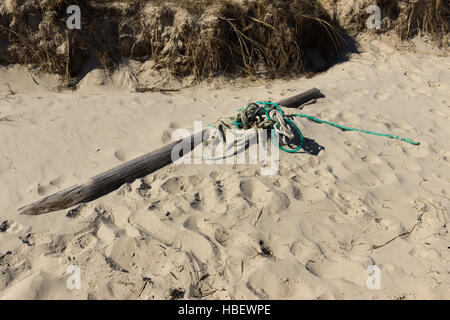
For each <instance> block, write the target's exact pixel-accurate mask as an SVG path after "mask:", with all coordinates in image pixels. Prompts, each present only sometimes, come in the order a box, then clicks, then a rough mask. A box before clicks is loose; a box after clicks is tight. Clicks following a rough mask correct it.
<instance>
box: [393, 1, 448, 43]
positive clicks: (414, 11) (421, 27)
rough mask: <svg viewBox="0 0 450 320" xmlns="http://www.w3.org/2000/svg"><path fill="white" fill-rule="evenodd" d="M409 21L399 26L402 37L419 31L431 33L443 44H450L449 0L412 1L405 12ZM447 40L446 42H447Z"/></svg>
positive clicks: (406, 37)
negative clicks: (448, 38)
mask: <svg viewBox="0 0 450 320" xmlns="http://www.w3.org/2000/svg"><path fill="white" fill-rule="evenodd" d="M405 17H407V22H406V23H404V24H402V25H399V26H398V32H399V35H400V36H401V37H402V39H409V38H411V37H413V36H415V35H417V34H418V33H423V34H427V35H430V36H431V37H432V39H433V40H434V41H435V42H437V43H439V44H441V45H446V44H447V45H448V41H445V39H446V38H447V36H448V31H449V30H448V23H449V18H450V8H449V2H448V1H447V0H432V1H431V0H419V1H417V2H412V3H411V4H410V5H409V6H408V7H407V10H406V12H405ZM445 42H446V43H445Z"/></svg>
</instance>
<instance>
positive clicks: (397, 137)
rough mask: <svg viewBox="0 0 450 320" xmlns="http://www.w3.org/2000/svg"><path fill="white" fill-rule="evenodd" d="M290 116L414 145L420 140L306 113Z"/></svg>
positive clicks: (418, 143)
mask: <svg viewBox="0 0 450 320" xmlns="http://www.w3.org/2000/svg"><path fill="white" fill-rule="evenodd" d="M291 116H292V117H303V118H307V119H309V120H311V121H314V122H317V123H326V124H328V125H330V126H333V127H336V128H339V129H341V130H344V131H359V132H362V133H366V134H372V135H374V136H380V137H387V138H391V139H397V140H401V141H404V142H407V143H410V144H412V145H415V146H418V145H420V142H418V141H415V140H412V139H409V138H403V137H400V136H396V135H393V134H388V133H379V132H373V131H367V130H362V129H356V128H349V127H345V126H343V125H340V124H337V123H334V122H331V121H326V120H321V119H317V118H315V117H313V116H309V115H307V114H302V113H294V114H291Z"/></svg>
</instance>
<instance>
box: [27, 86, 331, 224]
mask: <svg viewBox="0 0 450 320" xmlns="http://www.w3.org/2000/svg"><path fill="white" fill-rule="evenodd" d="M321 97H324V96H323V95H322V94H321V93H320V91H319V90H318V89H315V88H314V89H311V90H308V91H306V92H303V93H301V94H298V95H296V96H294V97H291V98H288V99H285V100H282V101H280V102H278V104H279V105H281V106H284V107H287V108H297V107H299V106H300V105H302V104H304V103H306V102H308V101H311V100H314V99H317V98H321ZM205 135H207V130H204V131H202V132H198V133H196V134H194V135H192V136H190V137H188V138H185V139H184V141H185V142H187V143H188V145H189V142H190V146H191V148H190V150H189V152H190V151H191V150H193V149H194V148H195V147H196V146H197V145H198V144H199V143H201V142H202V141H203V139H204V138H205ZM182 141H183V140H182V139H181V140H179V141H176V142H173V143H171V144H169V145H166V146H164V147H162V148H160V149H158V150H155V151H153V152H150V153H148V154H146V155H143V156H141V157H138V158H136V159H134V160H131V161H129V162H126V163H124V164H122V165H120V166H117V167H115V168H113V169H110V170H108V171H106V172H103V173H101V174H99V175H97V176H95V177H92V178H91V179H89V181H88V182H87V183H84V184H78V185H74V186H72V187H70V188H67V189H64V190H61V191H59V192H57V193H55V194H52V195H50V196H48V197H46V198H43V199H41V200H39V201H37V202H34V203H32V204H30V205H27V206H25V207H22V208H20V209H19V213H20V214H25V215H39V214H43V213H47V212H51V211H57V210H62V209H67V208H70V207H72V206H74V205H77V204H79V203H84V202H89V201H92V200H95V199H97V198H99V197H101V196H104V195H106V194H108V193H110V192H111V191H113V190H116V189H117V188H119V187H120V186H121V185H123V184H125V183H129V182H132V181H134V180H135V179H137V178H141V177H144V176H146V175H149V174H150V173H152V172H154V171H156V170H158V169H161V168H162V167H164V166H166V165H168V164H170V163H172V150H173V149H174V148H175V147H176V146H178V145H179V144H180V143H181V142H182ZM180 155H181V154H180Z"/></svg>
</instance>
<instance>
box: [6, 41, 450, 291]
mask: <svg viewBox="0 0 450 320" xmlns="http://www.w3.org/2000/svg"><path fill="white" fill-rule="evenodd" d="M418 44H420V43H418ZM364 48H365V49H363V50H362V53H361V54H359V55H353V56H352V57H351V59H350V61H349V62H346V63H342V64H339V65H336V66H334V67H333V68H332V69H330V70H329V71H328V72H326V73H323V74H320V75H318V76H316V77H314V78H312V79H298V80H290V81H281V80H277V81H274V82H272V83H265V84H260V85H259V84H254V83H253V84H252V85H251V86H244V85H243V84H240V85H239V84H238V85H236V84H235V85H226V86H224V87H222V88H219V89H215V88H214V87H213V86H207V85H203V86H198V87H193V88H188V89H183V90H181V91H180V92H173V93H167V94H164V93H145V94H138V93H133V92H130V90H129V89H130V87H132V86H133V85H134V84H135V81H136V80H137V79H139V75H138V76H137V77H134V76H132V75H131V74H130V73H129V72H119V73H117V74H116V75H115V76H114V77H113V80H111V81H109V80H107V79H106V78H104V77H103V76H102V73H101V72H100V71H94V72H93V73H91V74H89V75H88V77H87V78H86V79H85V80H84V81H83V82H82V84H81V88H80V89H79V90H78V91H76V92H63V93H57V92H55V91H54V90H53V88H54V87H55V86H56V85H57V82H56V80H55V79H54V78H52V77H50V76H45V75H40V76H38V75H35V76H34V77H33V76H31V74H30V73H29V72H27V71H25V70H24V69H23V68H22V67H17V66H11V67H2V68H1V69H0V97H1V100H0V119H1V120H0V145H1V152H0V180H1V182H2V188H1V189H0V223H2V222H4V221H5V222H4V223H3V224H2V225H1V228H0V229H1V230H2V232H0V298H2V299H9V298H19V299H60V298H67V299H86V298H93V299H105V298H106V299H112V298H115V299H167V298H170V297H171V295H173V294H174V291H173V289H179V290H180V291H184V292H185V294H184V297H185V298H194V297H203V298H205V299H259V298H268V299H316V298H318V299H351V298H362V299H382V298H387V299H421V298H425V299H437V298H446V299H449V298H450V269H449V266H450V236H449V234H448V220H449V213H450V200H449V198H450V139H449V137H450V125H449V124H450V118H449V117H450V72H449V71H450V59H449V58H448V56H445V55H443V54H442V53H439V52H438V53H436V52H429V50H428V49H427V48H426V47H423V48H421V47H418V48H417V49H416V50H414V51H405V50H400V51H399V50H396V49H395V48H394V47H392V46H391V45H389V44H387V43H385V42H382V41H380V40H373V41H371V43H367V44H366V45H365V47H364ZM102 83H103V84H102ZM311 87H317V88H320V89H321V90H322V92H323V93H324V94H325V95H326V99H321V100H319V101H318V102H317V103H316V104H313V105H309V106H306V107H305V109H304V110H303V112H304V113H307V114H310V115H314V116H317V117H319V118H322V119H327V120H331V121H335V122H338V123H341V124H345V125H348V126H355V127H359V128H363V129H369V130H373V131H380V132H386V133H392V134H398V135H401V136H406V137H410V138H414V139H417V140H419V141H420V142H421V145H420V146H413V145H409V144H406V143H404V142H401V141H396V140H390V139H387V138H382V137H375V136H370V135H364V134H361V133H355V132H342V131H341V130H338V129H335V128H332V127H329V126H326V125H319V124H316V123H312V122H309V121H308V120H298V121H297V123H298V124H299V125H300V128H301V129H302V131H303V133H304V135H305V136H306V137H307V138H309V139H312V140H314V141H315V142H316V143H317V144H319V145H320V146H322V147H323V148H324V149H323V150H321V151H320V153H319V154H318V155H317V156H314V155H310V154H306V153H300V154H295V155H292V154H285V153H281V160H280V173H279V174H278V175H274V176H261V175H260V174H259V172H260V168H259V166H257V165H237V166H231V165H228V166H227V165H171V166H169V167H166V168H164V169H162V170H160V171H158V172H156V173H154V174H151V175H149V176H147V177H145V178H144V179H142V180H137V181H135V182H134V183H131V184H129V185H124V186H122V187H121V188H120V189H119V190H117V191H115V192H113V193H111V194H109V195H107V196H105V197H102V198H100V199H98V200H95V201H93V202H91V203H88V204H85V205H81V206H79V207H77V208H76V209H75V210H72V211H71V210H63V211H59V212H54V213H49V214H45V215H40V216H21V215H19V214H18V213H17V209H18V208H19V207H21V206H23V205H25V204H28V203H30V202H33V201H35V200H38V199H40V198H41V197H43V196H46V195H49V194H51V193H54V192H56V191H58V190H60V189H62V188H65V187H68V186H71V185H73V184H76V183H80V182H82V181H85V180H86V179H87V178H89V177H91V176H93V175H95V174H97V173H100V172H102V171H105V170H107V169H109V168H111V167H113V166H115V165H118V164H121V163H123V162H124V161H127V160H131V159H133V158H134V157H136V156H139V155H141V154H144V153H147V152H149V151H151V150H153V149H155V148H158V147H160V146H162V145H164V144H166V143H167V142H169V140H170V134H171V132H172V131H173V130H175V129H177V128H186V129H192V128H193V122H194V121H195V120H202V121H203V122H204V123H205V125H206V124H208V123H212V122H214V121H215V120H216V119H218V118H220V117H223V116H228V115H232V114H234V112H235V110H236V109H237V108H239V107H241V106H243V105H245V104H246V103H247V102H250V101H255V100H261V99H264V100H265V99H272V100H273V101H276V100H279V99H280V98H284V97H288V96H291V95H294V94H295V93H297V92H301V91H304V90H307V89H309V88H311ZM11 91H12V92H11ZM149 186H150V187H151V188H149ZM69 212H70V214H69V216H70V217H68V216H67V214H68V213H69ZM260 214H261V215H260ZM259 215H260V217H259V219H258V216H259ZM411 230H412V231H411ZM409 231H411V232H409ZM401 235H402V236H401ZM392 239H394V240H393V241H391V242H389V241H390V240H392ZM387 242H389V243H387ZM385 243H387V244H386V245H384V246H382V245H383V244H385ZM373 246H381V247H379V248H377V249H373ZM69 265H76V266H78V267H79V268H80V270H81V289H80V290H69V289H67V287H66V279H67V278H68V276H69V275H68V274H67V268H68V266H69ZM371 265H377V266H378V267H379V268H380V270H381V289H379V290H370V289H368V288H367V286H366V280H367V278H368V274H367V268H368V267H369V266H371Z"/></svg>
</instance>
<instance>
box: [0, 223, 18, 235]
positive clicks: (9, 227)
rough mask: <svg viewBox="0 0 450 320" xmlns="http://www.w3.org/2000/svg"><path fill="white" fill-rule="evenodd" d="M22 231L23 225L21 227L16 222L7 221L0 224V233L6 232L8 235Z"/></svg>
mask: <svg viewBox="0 0 450 320" xmlns="http://www.w3.org/2000/svg"><path fill="white" fill-rule="evenodd" d="M23 229H24V227H23V225H21V224H20V223H19V222H17V221H9V220H5V221H3V222H2V223H0V232H6V233H9V234H17V233H19V232H20V231H22V230H23Z"/></svg>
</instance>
